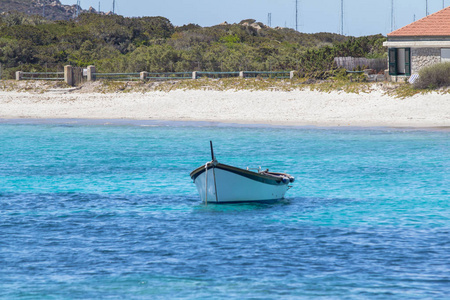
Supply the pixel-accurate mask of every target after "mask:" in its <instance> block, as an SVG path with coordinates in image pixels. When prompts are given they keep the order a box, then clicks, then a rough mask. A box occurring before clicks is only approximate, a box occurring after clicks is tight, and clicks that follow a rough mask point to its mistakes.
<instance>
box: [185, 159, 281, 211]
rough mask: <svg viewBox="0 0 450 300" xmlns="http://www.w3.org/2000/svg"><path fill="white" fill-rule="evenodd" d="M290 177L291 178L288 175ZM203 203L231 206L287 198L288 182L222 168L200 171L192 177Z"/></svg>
mask: <svg viewBox="0 0 450 300" xmlns="http://www.w3.org/2000/svg"><path fill="white" fill-rule="evenodd" d="M287 176H289V175H287ZM191 177H192V179H194V183H195V185H196V187H197V190H198V193H199V194H200V198H201V199H202V201H204V202H208V203H211V202H216V203H232V202H249V201H267V200H277V199H282V198H284V195H285V193H286V191H287V190H288V189H289V180H283V177H279V176H278V177H277V176H269V175H265V174H262V173H255V172H251V171H248V170H243V169H239V168H235V167H231V166H227V165H223V164H211V165H209V166H208V167H207V168H206V167H205V166H204V167H200V168H198V169H196V170H194V171H193V172H192V173H191Z"/></svg>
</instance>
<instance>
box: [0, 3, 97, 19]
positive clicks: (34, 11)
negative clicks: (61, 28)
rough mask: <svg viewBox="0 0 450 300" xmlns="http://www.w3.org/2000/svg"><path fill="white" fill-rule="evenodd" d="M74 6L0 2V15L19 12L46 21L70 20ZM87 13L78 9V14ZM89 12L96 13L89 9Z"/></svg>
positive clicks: (75, 9) (72, 16) (73, 15)
mask: <svg viewBox="0 0 450 300" xmlns="http://www.w3.org/2000/svg"><path fill="white" fill-rule="evenodd" d="M76 11H77V6H76V5H63V4H61V2H60V1H59V0H0V13H2V14H5V13H9V12H19V13H24V14H27V15H39V16H44V17H45V18H46V19H48V20H70V19H73V18H74V17H75V15H76ZM82 12H88V11H86V10H82V9H81V8H80V11H79V13H82ZM89 12H96V11H95V10H94V9H93V8H90V10H89Z"/></svg>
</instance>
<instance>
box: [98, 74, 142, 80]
mask: <svg viewBox="0 0 450 300" xmlns="http://www.w3.org/2000/svg"><path fill="white" fill-rule="evenodd" d="M95 78H96V79H107V80H117V81H122V80H124V81H129V80H140V79H141V77H140V73H95Z"/></svg>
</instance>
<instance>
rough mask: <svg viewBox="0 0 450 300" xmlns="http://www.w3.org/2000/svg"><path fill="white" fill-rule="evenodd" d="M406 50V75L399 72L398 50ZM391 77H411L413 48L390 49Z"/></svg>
mask: <svg viewBox="0 0 450 300" xmlns="http://www.w3.org/2000/svg"><path fill="white" fill-rule="evenodd" d="M400 49H404V50H405V73H404V74H403V73H398V72H397V63H398V50H400ZM388 55H389V75H405V76H411V48H389V49H388Z"/></svg>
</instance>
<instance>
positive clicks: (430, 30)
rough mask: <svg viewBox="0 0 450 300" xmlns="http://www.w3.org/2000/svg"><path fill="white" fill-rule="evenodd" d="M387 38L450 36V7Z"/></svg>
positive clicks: (392, 33)
mask: <svg viewBox="0 0 450 300" xmlns="http://www.w3.org/2000/svg"><path fill="white" fill-rule="evenodd" d="M387 36H388V37H396V36H450V6H449V7H447V8H444V9H443V10H440V11H438V12H435V13H434V14H431V15H429V16H426V17H425V18H422V19H420V20H418V21H416V22H413V23H411V24H409V25H406V26H405V27H402V28H400V29H397V30H395V31H392V32H391V33H389V34H388V35H387Z"/></svg>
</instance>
